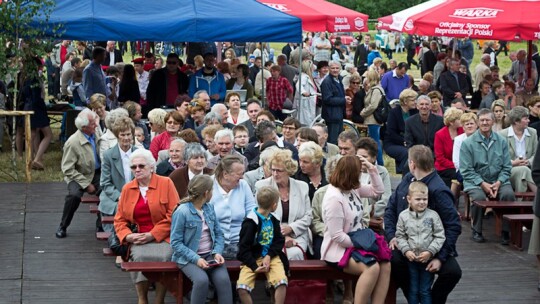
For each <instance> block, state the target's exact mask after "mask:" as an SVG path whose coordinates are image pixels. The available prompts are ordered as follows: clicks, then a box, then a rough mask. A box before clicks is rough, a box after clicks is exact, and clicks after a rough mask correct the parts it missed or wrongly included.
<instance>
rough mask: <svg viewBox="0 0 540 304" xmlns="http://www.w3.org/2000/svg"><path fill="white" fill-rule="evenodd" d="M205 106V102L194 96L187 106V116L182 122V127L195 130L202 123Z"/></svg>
mask: <svg viewBox="0 0 540 304" xmlns="http://www.w3.org/2000/svg"><path fill="white" fill-rule="evenodd" d="M205 107H206V103H205V102H204V101H203V100H201V99H197V98H194V99H192V100H191V101H190V102H189V105H188V108H187V110H188V113H189V118H188V119H186V122H185V123H184V129H193V130H195V129H196V128H198V127H200V126H202V125H203V124H204V115H206V110H205Z"/></svg>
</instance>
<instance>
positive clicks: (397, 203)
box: [384, 171, 461, 262]
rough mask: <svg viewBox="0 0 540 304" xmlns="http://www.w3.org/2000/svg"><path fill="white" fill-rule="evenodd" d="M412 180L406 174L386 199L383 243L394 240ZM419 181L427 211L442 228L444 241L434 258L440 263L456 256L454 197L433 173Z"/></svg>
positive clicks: (457, 226) (457, 225)
mask: <svg viewBox="0 0 540 304" xmlns="http://www.w3.org/2000/svg"><path fill="white" fill-rule="evenodd" d="M414 180H415V179H414V176H413V175H412V174H411V173H407V174H406V175H405V176H404V177H403V180H402V181H401V183H399V185H398V186H397V188H396V191H394V193H393V194H392V196H390V200H389V201H388V206H387V207H386V212H385V214H384V229H385V234H386V239H387V241H390V240H392V239H393V238H394V237H395V236H396V227H397V222H398V218H399V214H400V213H401V212H402V211H403V210H405V209H407V208H408V206H409V204H408V202H407V194H408V193H409V185H410V184H411V182H413V181H414ZM420 181H421V182H423V183H425V184H426V185H427V186H428V190H429V192H428V208H429V209H431V210H433V211H435V212H437V213H438V214H439V217H440V218H441V221H442V223H443V226H444V236H445V237H446V240H445V241H444V244H443V246H442V248H441V250H440V251H439V253H438V254H437V256H435V257H436V258H437V259H439V260H441V262H444V261H446V259H447V257H448V256H454V257H456V256H458V254H457V251H456V242H457V239H458V237H459V235H460V234H461V223H460V221H459V216H458V213H457V211H456V208H455V207H454V195H452V192H450V189H449V188H448V187H447V186H446V185H445V184H444V182H443V181H442V179H441V178H440V177H439V175H438V174H437V172H436V171H433V172H431V173H430V174H428V175H427V176H425V177H424V178H422V179H421V180H420Z"/></svg>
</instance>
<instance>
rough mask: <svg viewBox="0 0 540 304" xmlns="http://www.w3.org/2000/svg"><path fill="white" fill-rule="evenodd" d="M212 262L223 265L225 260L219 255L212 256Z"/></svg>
mask: <svg viewBox="0 0 540 304" xmlns="http://www.w3.org/2000/svg"><path fill="white" fill-rule="evenodd" d="M214 260H216V262H218V264H223V263H225V259H224V258H223V256H221V254H219V253H216V254H214Z"/></svg>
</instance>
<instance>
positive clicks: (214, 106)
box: [210, 103, 227, 113]
mask: <svg viewBox="0 0 540 304" xmlns="http://www.w3.org/2000/svg"><path fill="white" fill-rule="evenodd" d="M220 109H225V110H227V106H226V105H224V104H222V103H216V104H215V105H213V106H212V108H211V109H210V112H215V113H217V112H218V110H220Z"/></svg>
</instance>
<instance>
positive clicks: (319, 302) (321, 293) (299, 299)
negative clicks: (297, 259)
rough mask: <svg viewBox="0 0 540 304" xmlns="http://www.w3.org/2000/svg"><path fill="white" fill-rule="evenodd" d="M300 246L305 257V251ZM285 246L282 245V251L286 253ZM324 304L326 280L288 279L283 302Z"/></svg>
mask: <svg viewBox="0 0 540 304" xmlns="http://www.w3.org/2000/svg"><path fill="white" fill-rule="evenodd" d="M295 246H296V247H298V248H300V250H301V251H302V253H303V254H304V260H305V259H306V252H305V251H304V249H302V247H300V246H298V245H295ZM285 249H286V248H285V247H283V252H285V255H286V254H287V251H286V250H285ZM299 303H302V304H303V303H309V304H312V303H313V304H324V303H326V281H325V280H290V281H289V284H288V286H287V296H286V297H285V304H299Z"/></svg>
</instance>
